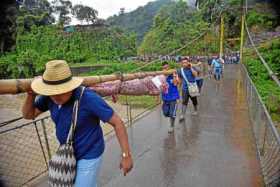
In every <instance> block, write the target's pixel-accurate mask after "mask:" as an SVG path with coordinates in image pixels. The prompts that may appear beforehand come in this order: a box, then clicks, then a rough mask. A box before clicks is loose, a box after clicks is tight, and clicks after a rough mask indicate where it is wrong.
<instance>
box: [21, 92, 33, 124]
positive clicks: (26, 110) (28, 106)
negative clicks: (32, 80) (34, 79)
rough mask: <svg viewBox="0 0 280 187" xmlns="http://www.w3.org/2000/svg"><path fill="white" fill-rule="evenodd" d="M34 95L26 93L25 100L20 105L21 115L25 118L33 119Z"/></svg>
mask: <svg viewBox="0 0 280 187" xmlns="http://www.w3.org/2000/svg"><path fill="white" fill-rule="evenodd" d="M35 97H36V96H35V95H32V94H27V97H26V99H25V102H24V104H23V107H22V115H23V118H25V119H34V117H35V115H34V114H35V107H34V105H33V102H34V100H35Z"/></svg>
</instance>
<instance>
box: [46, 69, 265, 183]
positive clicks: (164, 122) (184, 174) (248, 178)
mask: <svg viewBox="0 0 280 187" xmlns="http://www.w3.org/2000/svg"><path fill="white" fill-rule="evenodd" d="M179 108H180V107H179ZM191 111H192V106H191V104H189V108H188V110H187V114H186V116H185V118H186V120H185V121H184V122H181V123H179V121H178V119H176V124H175V132H174V133H173V134H169V133H168V132H167V131H168V119H166V118H164V117H163V115H162V113H161V109H160V107H158V108H156V109H155V110H153V111H151V112H150V113H149V114H148V115H146V116H145V117H143V118H142V119H140V120H138V121H137V122H135V123H134V125H133V126H132V127H130V128H128V129H127V131H128V134H129V141H130V145H131V147H132V151H133V158H134V168H133V170H132V171H131V173H129V174H128V176H126V177H124V176H123V175H122V173H121V171H120V170H119V161H120V148H119V145H118V142H117V140H116V137H115V136H110V137H108V136H107V137H106V150H105V154H104V156H103V165H102V171H101V176H100V186H102V187H258V186H263V181H262V176H261V173H260V165H259V162H258V160H257V154H256V150H255V143H254V139H253V134H252V129H251V124H250V120H249V115H248V108H247V105H246V101H245V96H244V92H243V90H242V81H241V74H240V72H239V66H238V65H226V69H225V76H224V78H223V80H222V81H221V82H220V83H216V82H215V81H214V80H206V82H205V84H204V87H203V93H202V96H201V97H200V98H199V115H197V116H192V115H191ZM179 112H180V111H178V114H179ZM42 186H44V185H42ZM45 186H46V185H45Z"/></svg>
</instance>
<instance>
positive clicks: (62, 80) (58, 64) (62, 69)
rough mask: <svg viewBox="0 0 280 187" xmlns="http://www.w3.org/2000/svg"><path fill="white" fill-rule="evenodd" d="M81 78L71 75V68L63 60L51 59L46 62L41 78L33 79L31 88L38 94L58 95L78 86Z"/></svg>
mask: <svg viewBox="0 0 280 187" xmlns="http://www.w3.org/2000/svg"><path fill="white" fill-rule="evenodd" d="M82 82H83V79H81V78H78V77H72V73H71V70H70V68H69V66H68V64H67V62H66V61H65V60H52V61H49V62H48V63H47V64H46V70H45V72H44V74H43V77H42V78H38V79H35V80H34V81H33V82H32V83H31V88H32V90H34V91H35V92H36V93H38V94H40V95H46V96H51V95H58V94H63V93H66V92H70V91H72V90H74V89H75V88H77V87H78V86H80V85H81V84H82Z"/></svg>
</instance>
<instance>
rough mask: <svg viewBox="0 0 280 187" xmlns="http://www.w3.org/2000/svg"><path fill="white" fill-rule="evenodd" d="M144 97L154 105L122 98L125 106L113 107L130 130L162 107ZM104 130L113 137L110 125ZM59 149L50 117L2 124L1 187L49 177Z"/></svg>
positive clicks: (0, 132)
mask: <svg viewBox="0 0 280 187" xmlns="http://www.w3.org/2000/svg"><path fill="white" fill-rule="evenodd" d="M130 97H132V96H130ZM133 97H135V96H133ZM145 97H150V98H148V99H149V100H150V101H152V102H151V104H150V105H146V106H145V107H140V108H139V107H137V106H136V105H135V103H133V102H132V101H130V100H129V99H131V98H129V97H128V96H123V97H122V104H120V103H119V105H118V106H114V104H112V103H111V105H113V106H112V107H113V108H114V110H115V111H116V112H117V113H118V114H119V113H120V112H121V113H122V114H121V117H122V119H123V121H124V122H125V125H126V126H127V127H133V126H132V124H133V122H134V121H135V120H138V119H140V118H141V117H143V116H145V115H146V114H148V113H149V111H151V110H153V108H155V107H156V106H157V105H158V104H159V103H158V102H157V101H156V98H155V97H154V96H145ZM107 100H109V98H107ZM131 100H133V98H132V99H131ZM120 107H121V109H120ZM102 126H103V132H104V136H107V135H109V134H112V132H113V128H112V127H111V126H110V125H107V124H105V125H102ZM57 148H58V142H57V139H56V135H55V126H54V124H53V122H52V120H51V118H50V116H46V117H42V118H40V119H38V120H34V121H26V120H24V119H22V118H16V119H13V120H9V121H7V122H4V123H1V124H0V155H1V156H0V184H1V183H3V185H4V186H8V187H18V186H30V185H34V184H37V183H38V182H40V181H41V177H43V176H45V175H46V174H47V170H48V161H49V159H50V158H51V156H52V155H53V154H54V153H55V151H56V150H57ZM0 186H1V185H0Z"/></svg>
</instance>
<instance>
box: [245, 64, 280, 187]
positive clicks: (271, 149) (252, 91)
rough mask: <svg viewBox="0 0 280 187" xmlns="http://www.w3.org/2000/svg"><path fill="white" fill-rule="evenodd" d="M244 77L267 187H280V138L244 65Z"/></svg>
mask: <svg viewBox="0 0 280 187" xmlns="http://www.w3.org/2000/svg"><path fill="white" fill-rule="evenodd" d="M241 69H242V71H241V72H242V76H243V80H244V89H245V92H246V97H247V102H248V107H249V114H250V118H251V122H252V125H253V132H254V137H255V141H256V148H257V153H258V158H259V160H260V164H261V170H262V174H263V178H264V182H265V185H266V186H269V187H278V186H280V136H279V133H278V131H277V129H276V127H275V125H274V123H273V121H272V119H271V117H270V115H269V112H268V110H267V108H266V106H265V104H264V103H263V101H262V98H261V97H260V95H259V93H258V91H257V89H256V87H255V86H254V84H253V82H252V80H251V78H250V77H249V75H248V72H247V70H246V68H245V66H244V65H242V68H241Z"/></svg>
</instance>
